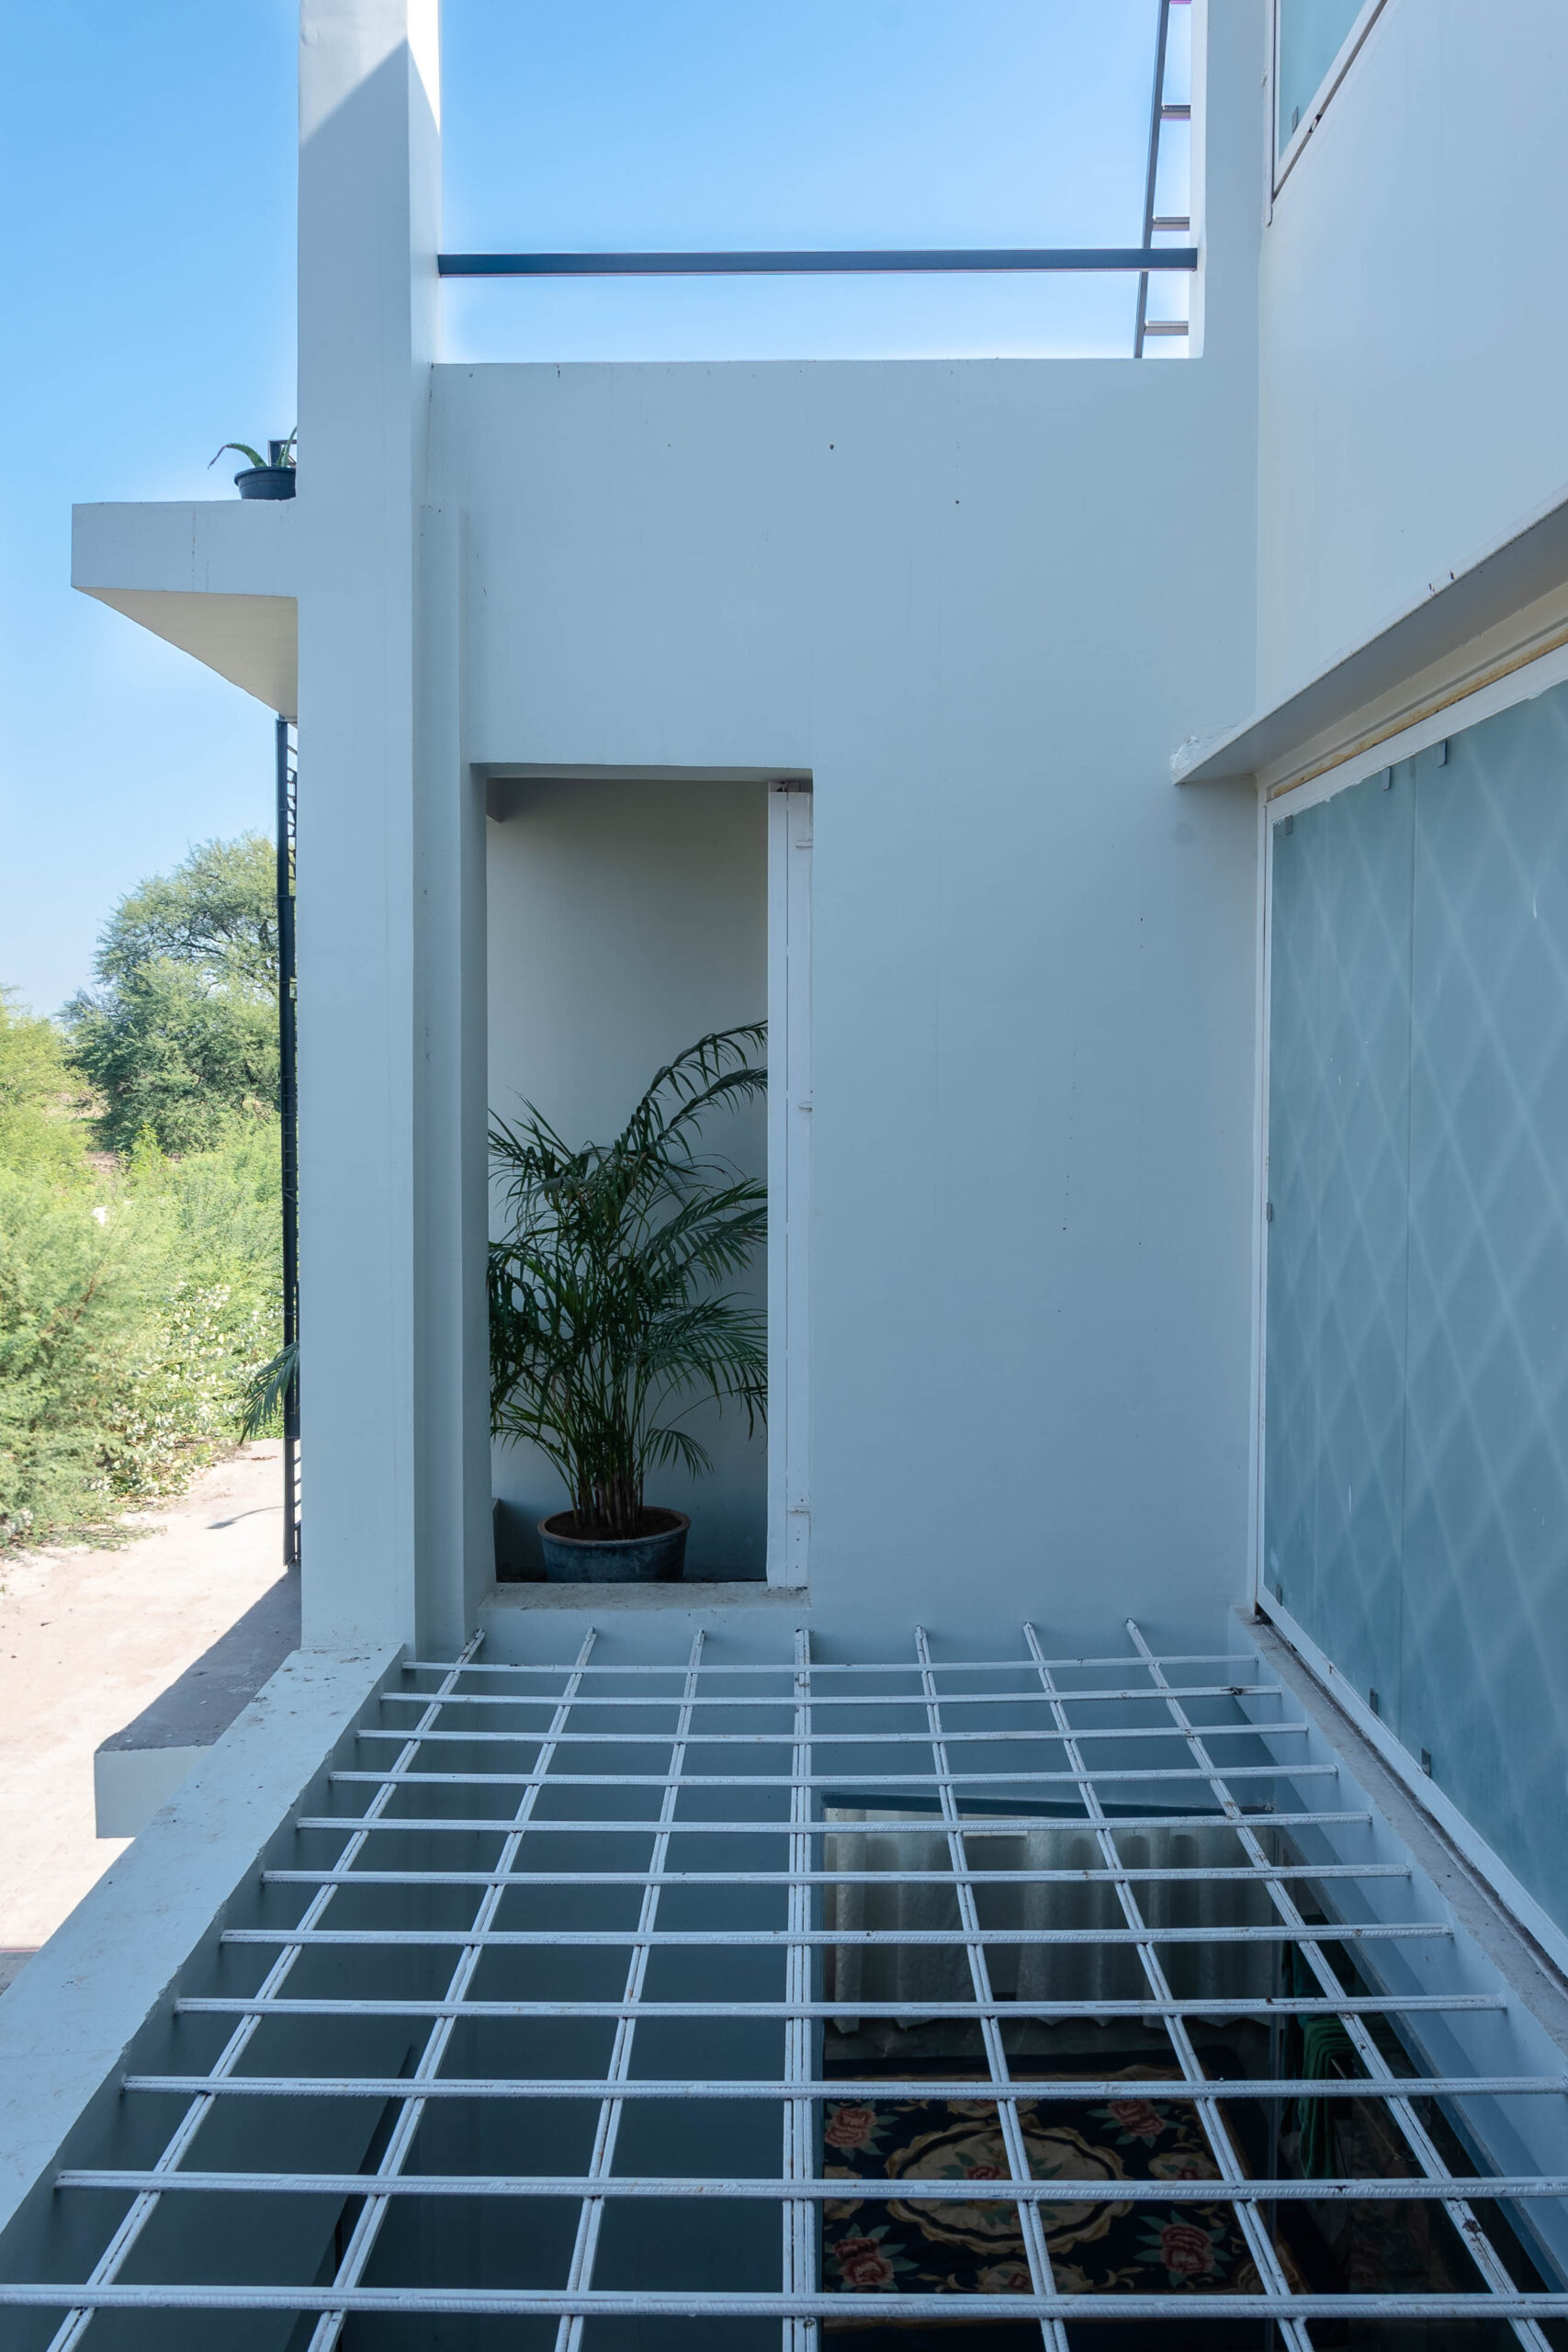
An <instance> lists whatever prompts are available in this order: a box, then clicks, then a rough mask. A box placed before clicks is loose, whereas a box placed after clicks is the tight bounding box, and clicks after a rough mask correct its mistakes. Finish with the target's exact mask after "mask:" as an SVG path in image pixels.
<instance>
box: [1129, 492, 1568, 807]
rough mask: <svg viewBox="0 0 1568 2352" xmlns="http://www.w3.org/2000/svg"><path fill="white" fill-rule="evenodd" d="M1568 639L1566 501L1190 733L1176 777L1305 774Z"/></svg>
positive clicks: (1183, 780)
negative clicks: (1293, 682)
mask: <svg viewBox="0 0 1568 2352" xmlns="http://www.w3.org/2000/svg"><path fill="white" fill-rule="evenodd" d="M1564 641H1568V503H1556V504H1553V505H1551V506H1549V507H1548V508H1546V509H1545V510H1544V511H1543V512H1542V513H1540V514H1539V515H1536V516H1535V517H1534V518H1533V519H1532V520H1531V521H1530V522H1529V524H1528V525H1527V526H1526V527H1525V528H1524V529H1522V530H1519V531H1516V532H1513V533H1512V534H1510V536H1509V537H1506V539H1504V540H1502V541H1501V542H1500V544H1498V545H1497V546H1496V547H1495V548H1491V549H1490V550H1488V551H1487V552H1486V553H1484V554H1483V555H1482V556H1480V557H1479V558H1478V560H1476V561H1475V562H1474V563H1472V564H1470V565H1469V566H1468V567H1467V568H1466V569H1464V570H1462V571H1458V572H1450V573H1449V574H1448V575H1447V577H1446V578H1444V579H1442V580H1438V581H1433V582H1430V583H1429V585H1428V588H1427V594H1426V595H1424V596H1423V597H1422V598H1421V599H1420V601H1419V602H1418V603H1416V605H1412V606H1411V607H1410V608H1409V609H1408V610H1407V611H1405V612H1403V613H1400V614H1398V615H1396V616H1393V618H1392V619H1391V620H1390V621H1389V623H1388V626H1387V627H1386V628H1382V629H1381V630H1380V631H1379V632H1378V633H1377V634H1376V635H1375V636H1373V637H1371V638H1369V639H1366V640H1365V641H1364V642H1362V643H1361V644H1359V645H1358V646H1356V647H1355V649H1354V650H1352V651H1349V652H1348V653H1346V654H1345V655H1344V657H1343V658H1342V659H1341V660H1339V661H1337V662H1331V663H1330V664H1329V665H1328V667H1327V668H1326V669H1325V670H1323V671H1321V672H1320V673H1318V674H1317V676H1315V677H1313V678H1310V679H1308V681H1307V682H1306V684H1304V685H1303V686H1301V687H1299V688H1298V689H1297V690H1296V692H1295V693H1293V694H1291V695H1285V696H1284V697H1283V698H1282V699H1281V700H1280V701H1278V702H1275V703H1273V704H1271V705H1269V707H1266V708H1264V709H1261V710H1258V711H1255V712H1254V713H1253V714H1252V716H1251V717H1250V718H1247V720H1246V721H1245V722H1244V723H1243V724H1242V725H1241V726H1239V727H1235V728H1230V729H1225V730H1224V732H1222V733H1220V734H1216V735H1211V736H1207V737H1201V736H1200V737H1197V738H1194V739H1193V740H1192V741H1189V742H1186V743H1183V744H1181V745H1180V746H1179V749H1178V750H1177V751H1176V752H1173V753H1172V755H1171V762H1170V769H1171V775H1172V778H1173V780H1174V781H1175V782H1176V783H1177V784H1216V783H1221V782H1228V781H1233V780H1235V779H1238V778H1247V777H1257V778H1258V779H1259V780H1260V781H1261V782H1262V783H1264V784H1265V785H1267V786H1269V787H1270V788H1271V789H1273V790H1279V789H1280V788H1281V787H1283V786H1289V785H1291V784H1296V783H1302V782H1305V781H1306V780H1308V779H1309V778H1310V777H1311V776H1313V775H1318V774H1320V773H1322V772H1323V771H1324V770H1325V769H1327V768H1329V767H1332V766H1336V765H1337V763H1339V762H1340V761H1341V760H1344V759H1347V758H1350V757H1353V756H1354V755H1355V754H1356V753H1357V752H1362V751H1368V750H1371V748H1372V747H1373V746H1374V745H1375V744H1376V743H1378V742H1380V741H1384V740H1385V739H1386V738H1388V737H1389V736H1391V735H1393V734H1396V733H1397V732H1398V731H1399V730H1400V729H1402V728H1405V727H1409V726H1413V725H1415V724H1416V722H1417V721H1418V720H1420V719H1422V718H1427V717H1429V716H1431V715H1432V714H1433V713H1434V712H1436V711H1437V710H1438V709H1441V708H1443V707H1446V706H1447V705H1448V704H1449V703H1450V702H1455V701H1458V700H1459V699H1460V698H1461V696H1462V695H1467V694H1473V693H1476V692H1477V691H1479V689H1480V688H1481V687H1483V686H1484V685H1488V684H1491V683H1492V682H1493V681H1494V680H1495V679H1496V678H1498V677H1501V676H1505V675H1506V674H1507V673H1508V672H1509V671H1510V670H1515V669H1519V668H1522V667H1523V665H1524V664H1525V662H1532V661H1535V660H1536V659H1538V658H1539V656H1540V655H1541V654H1542V653H1545V652H1548V651H1551V650H1552V649H1553V648H1554V647H1556V646H1558V645H1561V644H1562V643H1563V642H1564Z"/></svg>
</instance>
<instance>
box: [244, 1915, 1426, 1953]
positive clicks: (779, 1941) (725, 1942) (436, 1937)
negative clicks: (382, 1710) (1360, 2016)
mask: <svg viewBox="0 0 1568 2352" xmlns="http://www.w3.org/2000/svg"><path fill="white" fill-rule="evenodd" d="M1326 1932H1328V1931H1327V1930H1325V1928H1321V1927H1317V1928H1314V1927H1312V1926H1306V1927H1303V1928H1292V1927H1291V1926H1290V1925H1289V1924H1288V1923H1287V1922H1286V1921H1285V1920H1283V1919H1277V1920H1276V1921H1274V1923H1273V1924H1272V1926H1269V1927H1245V1928H1231V1927H1216V1928H1149V1927H1143V1928H987V1929H986V1941H987V1943H988V1944H1040V1945H1045V1944H1288V1943H1296V1942H1299V1941H1300V1940H1301V1939H1302V1938H1303V1937H1312V1936H1314V1935H1315V1936H1321V1935H1324V1934H1325V1933H1326ZM1332 1933H1333V1938H1334V1940H1335V1942H1337V1943H1349V1944H1355V1943H1386V1942H1390V1941H1400V1940H1404V1941H1406V1942H1408V1941H1411V1940H1416V1941H1419V1942H1425V1943H1441V1942H1443V1941H1445V1940H1446V1939H1449V1938H1450V1937H1451V1936H1452V1934H1453V1929H1452V1928H1449V1927H1445V1926H1442V1925H1440V1924H1438V1922H1436V1921H1433V1920H1429V1919H1387V1920H1384V1919H1371V1920H1366V1921H1360V1920H1358V1921H1356V1922H1354V1923H1353V1924H1352V1925H1350V1926H1348V1927H1340V1926H1336V1927H1335V1928H1334V1929H1333V1930H1332ZM218 1940H219V1941H220V1943H225V1944H293V1943H296V1942H298V1943H300V1944H303V1945H307V1946H309V1945H312V1944H316V1945H321V1946H327V1945H332V1944H339V1945H346V1946H350V1947H354V1946H364V1947H366V1948H373V1947H374V1946H376V1945H378V1944H380V1945H394V1946H396V1947H397V1949H398V1950H400V1951H407V1950H409V1949H410V1948H411V1947H412V1946H414V1945H418V1944H429V1945H433V1946H435V1947H441V1946H444V1945H447V1944H495V1945H498V1946H512V1947H513V1948H515V1949H518V1950H527V1949H544V1948H547V1947H548V1946H551V1945H558V1944H573V1945H581V1946H582V1948H583V1949H584V1950H589V1949H591V1948H592V1947H593V1946H595V1945H599V1946H610V1947H612V1948H613V1947H615V1946H617V1945H622V1946H630V1945H632V1944H642V1943H647V1944H668V1945H688V1946H691V1947H694V1948H699V1949H700V1948H701V1947H703V1946H710V1947H711V1946H714V1945H718V1946H736V1947H739V1946H740V1945H748V1944H749V1945H764V1946H766V1945H773V1946H775V1947H778V1946H783V1945H784V1944H787V1943H788V1942H789V1941H790V1940H791V1938H790V1931H789V1929H788V1928H652V1929H650V1930H649V1932H648V1933H647V1934H645V1933H644V1932H643V1930H642V1929H641V1928H488V1929H486V1930H485V1931H484V1932H483V1933H482V1934H480V1933H479V1932H478V1931H476V1930H470V1929H468V1928H302V1927H301V1928H224V1929H223V1931H222V1933H221V1935H220V1937H219V1939H218ZM801 1940H802V1941H803V1942H806V1943H811V1944H864V1945H872V1944H963V1943H966V1942H967V1941H968V1939H967V1937H966V1936H965V1935H964V1930H963V1928H805V1929H802V1931H801Z"/></svg>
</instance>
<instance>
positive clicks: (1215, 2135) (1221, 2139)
mask: <svg viewBox="0 0 1568 2352" xmlns="http://www.w3.org/2000/svg"><path fill="white" fill-rule="evenodd" d="M1023 1632H1024V1639H1025V1640H1026V1641H1027V1642H1028V1644H1029V1648H1030V1652H1031V1655H1032V1657H1033V1660H1034V1665H1035V1668H1036V1670H1037V1671H1038V1673H1039V1676H1040V1681H1041V1687H1042V1688H1043V1690H1044V1691H1048V1692H1049V1693H1050V1694H1051V1696H1052V1697H1053V1699H1056V1689H1055V1677H1054V1676H1053V1674H1052V1672H1051V1669H1050V1668H1049V1667H1048V1666H1047V1665H1046V1664H1045V1661H1044V1659H1043V1657H1042V1656H1041V1655H1040V1645H1039V1642H1038V1639H1037V1638H1036V1635H1035V1632H1034V1628H1033V1626H1032V1625H1025V1627H1024V1629H1023ZM1055 1712H1056V1718H1057V1721H1058V1722H1059V1723H1060V1724H1063V1725H1064V1726H1066V1709H1065V1707H1064V1706H1063V1705H1062V1703H1061V1702H1060V1700H1059V1699H1057V1700H1056V1711H1055ZM1066 1755H1067V1757H1068V1758H1070V1760H1071V1761H1072V1763H1073V1765H1074V1766H1075V1767H1076V1769H1077V1771H1078V1772H1079V1774H1080V1775H1081V1779H1080V1792H1081V1795H1082V1798H1083V1803H1084V1806H1085V1809H1086V1811H1088V1812H1089V1814H1090V1815H1098V1816H1099V1818H1098V1819H1097V1820H1096V1823H1095V1838H1096V1841H1097V1843H1098V1844H1099V1847H1100V1854H1101V1857H1102V1858H1103V1860H1104V1861H1105V1863H1106V1866H1107V1867H1108V1868H1110V1869H1118V1868H1120V1866H1121V1860H1122V1858H1121V1855H1120V1853H1119V1852H1118V1851H1117V1848H1116V1840H1115V1838H1114V1835H1113V1834H1112V1832H1111V1828H1110V1827H1109V1826H1108V1825H1107V1823H1106V1821H1105V1818H1104V1815H1102V1814H1101V1813H1100V1796H1099V1792H1098V1791H1097V1790H1096V1787H1095V1784H1094V1781H1092V1780H1091V1779H1090V1777H1089V1770H1088V1767H1087V1766H1086V1765H1085V1763H1084V1761H1083V1758H1082V1756H1081V1754H1080V1752H1079V1749H1078V1744H1077V1740H1076V1739H1074V1740H1070V1741H1069V1742H1068V1745H1067V1747H1066ZM1116 1898H1117V1901H1118V1902H1119V1903H1120V1905H1121V1906H1122V1917H1124V1918H1125V1920H1126V1922H1127V1926H1128V1928H1130V1929H1134V1930H1137V1929H1142V1928H1144V1927H1145V1920H1144V1915H1143V1912H1142V1911H1141V1910H1140V1908H1139V1905H1138V1899H1137V1896H1136V1895H1135V1894H1134V1892H1133V1890H1132V1888H1131V1887H1130V1886H1128V1885H1127V1884H1126V1883H1122V1884H1121V1885H1119V1886H1118V1887H1117V1889H1116ZM1138 1957H1139V1960H1140V1961H1141V1962H1142V1963H1143V1969H1144V1974H1145V1978H1146V1979H1147V1982H1148V1987H1149V1991H1150V1992H1151V1993H1152V1994H1153V1996H1154V1997H1155V1999H1156V2001H1168V2000H1169V1998H1170V1984H1169V1980H1168V1977H1167V1975H1166V1973H1165V1969H1164V1967H1163V1965H1162V1964H1161V1962H1160V1960H1159V1956H1158V1954H1157V1953H1156V1951H1155V1950H1154V1948H1153V1944H1152V1941H1151V1940H1150V1939H1148V1938H1147V1936H1146V1935H1145V1937H1144V1939H1143V1940H1142V1941H1141V1942H1140V1944H1139V1947H1138ZM1165 2030H1166V2032H1167V2033H1168V2036H1169V2037H1170V2046H1171V2049H1172V2051H1173V2052H1174V2053H1175V2055H1176V2059H1177V2062H1178V2064H1179V2066H1180V2068H1181V2072H1182V2075H1183V2077H1184V2078H1185V2082H1186V2084H1187V2085H1188V2086H1191V2087H1192V2089H1193V2090H1194V2091H1198V2092H1200V2093H1201V2088H1202V2086H1203V2085H1204V2082H1205V2077H1204V2074H1203V2068H1202V2064H1201V2061H1200V2059H1199V2056H1198V2052H1197V2050H1196V2048H1195V2046H1194V2044H1193V2041H1192V2037H1191V2035H1190V2033H1189V2032H1188V2030H1187V2023H1186V2020H1185V2018H1168V2019H1167V2020H1166V2028H1165ZM1276 2096H1277V2094H1276ZM1197 2105H1198V2121H1199V2123H1200V2124H1201V2128H1202V2131H1203V2137H1204V2138H1205V2139H1206V2140H1207V2142H1208V2143H1209V2153H1210V2154H1211V2155H1212V2157H1213V2161H1214V2164H1215V2166H1216V2168H1217V2170H1218V2174H1219V2177H1220V2180H1221V2181H1222V2182H1223V2183H1224V2186H1225V2187H1226V2188H1232V2187H1234V2186H1235V2183H1236V2182H1237V2181H1240V2180H1245V2179H1246V2177H1247V2167H1246V2165H1244V2164H1243V2163H1242V2161H1241V2157H1240V2155H1239V2154H1238V2152H1237V2150H1236V2147H1235V2142H1234V2141H1233V2140H1232V2138H1231V2134H1230V2127H1229V2125H1228V2124H1227V2123H1226V2121H1225V2118H1224V2111H1223V2110H1222V2109H1221V2107H1220V2104H1219V2100H1218V2098H1215V2097H1214V2096H1213V2093H1212V2092H1211V2094H1210V2095H1209V2096H1208V2097H1202V2096H1199V2098H1198V2101H1197ZM1232 2211H1234V2213H1235V2218H1236V2225H1237V2227H1238V2228H1239V2229H1240V2231H1241V2233H1242V2236H1243V2238H1244V2240H1245V2241H1246V2244H1247V2252H1248V2253H1249V2254H1250V2255H1251V2256H1252V2259H1253V2262H1254V2265H1255V2266H1256V2267H1257V2271H1258V2278H1259V2280H1260V2281H1261V2282H1262V2285H1263V2287H1264V2288H1265V2290H1267V2291H1268V2292H1269V2294H1271V2295H1280V2294H1287V2293H1289V2291H1290V2282H1289V2280H1288V2279H1287V2278H1286V2276H1285V2272H1284V2269H1283V2267H1282V2266H1281V2264H1280V2257H1279V2255H1278V2254H1277V2253H1276V2251H1275V2248H1274V2241H1273V2238H1272V2237H1271V2235H1270V2234H1269V2229H1268V2227H1267V2225H1266V2222H1265V2221H1264V2219H1263V2217H1261V2216H1260V2215H1259V2214H1258V2211H1257V2208H1256V2207H1255V2206H1251V2205H1247V2204H1245V2203H1243V2204H1233V2206H1232ZM1280 2334H1281V2335H1282V2336H1283V2338H1284V2341H1285V2345H1286V2347H1287V2352H1312V2337H1311V2335H1310V2334H1309V2333H1308V2330H1307V2327H1306V2325H1305V2323H1304V2322H1303V2321H1302V2320H1300V2319H1296V2318H1290V2319H1287V2320H1285V2321H1283V2322H1282V2323H1281V2326H1280Z"/></svg>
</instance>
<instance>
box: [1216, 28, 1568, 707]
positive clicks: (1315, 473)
mask: <svg viewBox="0 0 1568 2352" xmlns="http://www.w3.org/2000/svg"><path fill="white" fill-rule="evenodd" d="M1565 77H1568V12H1565V11H1564V9H1563V8H1562V0H1498V5H1496V6H1488V7H1477V6H1474V0H1388V5H1387V6H1385V8H1384V9H1383V11H1382V15H1381V16H1380V17H1379V18H1378V20H1377V22H1376V23H1375V25H1374V26H1373V28H1372V30H1371V34H1370V35H1369V37H1368V40H1367V41H1366V44H1365V46H1364V48H1363V49H1362V51H1361V52H1360V54H1359V57H1358V58H1357V59H1356V61H1355V62H1354V63H1353V64H1352V66H1351V68H1350V71H1349V72H1348V74H1347V75H1346V78H1345V80H1344V82H1343V83H1342V84H1341V85H1340V87H1339V89H1338V90H1337V92H1336V93H1335V95H1334V96H1333V97H1332V99H1331V100H1330V102H1329V104H1328V107H1327V109H1326V111H1325V115H1324V117H1323V119H1322V121H1321V123H1320V124H1319V125H1318V128H1317V130H1315V131H1314V134H1313V136H1312V138H1311V139H1310V140H1309V141H1308V142H1307V144H1306V147H1305V149H1304V151H1303V154H1302V155H1301V157H1300V159H1299V161H1298V162H1297V164H1296V165H1295V167H1294V169H1293V170H1292V173H1291V175H1290V177H1289V178H1288V179H1287V181H1286V182H1285V184H1284V186H1283V187H1282V188H1281V189H1280V193H1279V195H1278V197H1277V198H1275V201H1274V206H1273V213H1272V218H1271V220H1270V221H1269V227H1268V229H1267V231H1266V232H1265V234H1264V239H1263V254H1262V270H1261V363H1260V384H1261V426H1260V493H1259V566H1258V578H1259V614H1258V670H1259V698H1260V700H1261V701H1262V702H1263V703H1265V704H1267V703H1269V702H1271V701H1273V700H1275V699H1276V698H1277V697H1278V696H1280V695H1282V694H1283V693H1285V692H1286V691H1288V690H1289V689H1290V688H1292V686H1294V685H1295V684H1299V683H1300V682H1302V681H1303V680H1304V679H1305V678H1307V677H1309V676H1311V675H1313V674H1314V673H1316V672H1317V671H1319V670H1321V669H1323V668H1324V667H1325V665H1326V664H1327V663H1328V662H1331V661H1332V660H1333V659H1335V658H1336V657H1337V655H1339V654H1340V653H1342V652H1344V651H1347V650H1349V649H1350V648H1352V647H1353V646H1354V645H1356V644H1357V643H1358V642H1359V641H1360V640H1361V639H1364V638H1366V637H1369V636H1371V635H1372V634H1373V633H1374V632H1375V631H1376V630H1377V629H1379V628H1382V626H1383V625H1384V624H1385V623H1386V622H1388V621H1389V620H1391V619H1393V617H1394V616H1395V615H1396V614H1398V613H1400V612H1402V611H1404V610H1406V609H1408V608H1409V607H1410V606H1412V605H1416V604H1417V603H1419V602H1420V601H1421V600H1422V598H1424V597H1425V596H1426V595H1427V593H1428V592H1429V590H1430V589H1431V588H1433V587H1435V586H1438V585H1440V584H1442V583H1443V582H1447V580H1448V579H1449V576H1450V572H1455V571H1463V570H1464V569H1465V568H1466V567H1467V566H1468V565H1469V564H1471V563H1472V562H1473V561H1474V560H1475V559H1476V558H1477V557H1478V556H1479V555H1481V554H1483V552H1484V551H1485V550H1486V549H1487V548H1490V547H1492V546H1494V545H1495V544H1496V543H1497V542H1498V541H1500V540H1502V539H1504V538H1506V537H1509V536H1510V535H1511V534H1512V533H1513V532H1514V531H1515V530H1517V528H1518V527H1519V526H1521V525H1523V524H1524V523H1526V522H1528V521H1529V520H1530V519H1532V518H1533V517H1534V516H1535V515H1537V514H1539V513H1540V511H1541V510H1542V509H1544V508H1546V507H1548V506H1551V505H1555V504H1556V503H1559V502H1560V501H1561V500H1562V498H1563V497H1564V496H1565V495H1568V408H1565V406H1564V401H1563V391H1562V387H1563V383H1564V380H1565V379H1568V307H1565V306H1564V304H1563V302H1562V300H1561V299H1560V288H1561V287H1562V281H1563V276H1564V266H1565V264H1568V141H1564V140H1563V137H1562V91H1563V87H1564V80H1565ZM1243 715H1244V714H1242V713H1240V712H1237V713H1235V717H1237V718H1240V717H1241V716H1243Z"/></svg>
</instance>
